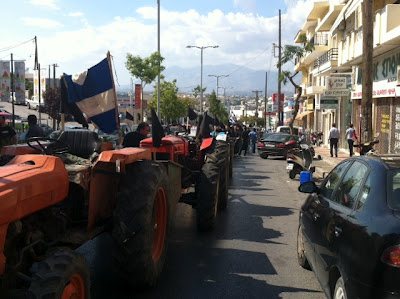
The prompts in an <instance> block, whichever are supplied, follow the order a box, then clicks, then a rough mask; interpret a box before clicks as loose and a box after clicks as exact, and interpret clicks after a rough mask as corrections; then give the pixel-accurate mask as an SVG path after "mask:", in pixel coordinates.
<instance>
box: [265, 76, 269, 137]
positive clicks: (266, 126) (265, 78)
mask: <svg viewBox="0 0 400 299" xmlns="http://www.w3.org/2000/svg"><path fill="white" fill-rule="evenodd" d="M267 78H268V73H267V72H265V93H264V101H265V102H264V126H265V131H267V82H268V81H267Z"/></svg>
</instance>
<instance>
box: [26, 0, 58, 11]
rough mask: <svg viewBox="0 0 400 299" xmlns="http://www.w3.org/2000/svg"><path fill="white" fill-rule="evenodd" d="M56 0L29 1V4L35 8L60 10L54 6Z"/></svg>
mask: <svg viewBox="0 0 400 299" xmlns="http://www.w3.org/2000/svg"><path fill="white" fill-rule="evenodd" d="M55 2H56V0H30V1H29V3H30V4H32V5H35V6H43V7H47V8H50V9H60V8H59V7H58V6H57V5H56V3H55Z"/></svg>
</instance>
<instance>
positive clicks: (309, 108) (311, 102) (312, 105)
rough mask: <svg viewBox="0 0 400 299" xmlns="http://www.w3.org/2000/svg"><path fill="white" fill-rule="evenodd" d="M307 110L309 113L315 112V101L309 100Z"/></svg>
mask: <svg viewBox="0 0 400 299" xmlns="http://www.w3.org/2000/svg"><path fill="white" fill-rule="evenodd" d="M307 110H308V111H313V110H314V99H307Z"/></svg>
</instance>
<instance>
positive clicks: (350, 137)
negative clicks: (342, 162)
mask: <svg viewBox="0 0 400 299" xmlns="http://www.w3.org/2000/svg"><path fill="white" fill-rule="evenodd" d="M346 138H347V143H348V144H349V151H350V157H351V156H353V154H354V151H353V144H354V139H357V135H356V130H354V129H353V124H350V126H349V128H348V129H347V130H346Z"/></svg>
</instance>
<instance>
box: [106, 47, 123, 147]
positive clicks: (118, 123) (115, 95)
mask: <svg viewBox="0 0 400 299" xmlns="http://www.w3.org/2000/svg"><path fill="white" fill-rule="evenodd" d="M110 56H111V55H110V51H107V61H108V65H109V67H110V73H111V81H112V84H113V91H114V98H115V119H116V121H117V132H118V135H119V144H118V145H119V146H121V145H122V133H121V127H120V122H119V111H118V99H117V91H116V90H115V84H114V76H113V72H112V64H111V59H110Z"/></svg>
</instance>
